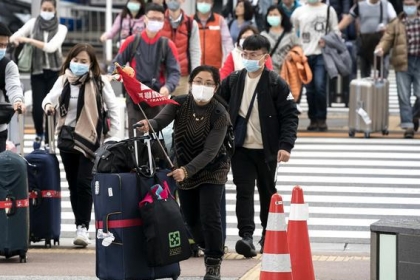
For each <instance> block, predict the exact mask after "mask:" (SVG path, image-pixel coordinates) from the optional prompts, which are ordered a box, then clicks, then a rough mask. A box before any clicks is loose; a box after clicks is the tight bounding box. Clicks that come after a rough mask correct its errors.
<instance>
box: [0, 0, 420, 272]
mask: <svg viewBox="0 0 420 280" xmlns="http://www.w3.org/2000/svg"><path fill="white" fill-rule="evenodd" d="M150 2H152V3H145V1H144V0H128V1H127V4H126V5H125V6H124V7H123V9H122V11H121V13H120V14H119V15H118V16H117V17H116V18H115V21H114V24H113V26H112V28H111V30H105V32H104V33H103V34H102V35H101V36H100V38H98V41H99V40H100V41H102V42H104V41H106V40H110V39H113V38H117V41H118V47H119V51H118V54H117V55H116V57H115V59H114V62H118V63H119V64H120V65H127V64H129V65H130V66H131V67H132V68H133V69H134V72H135V77H136V79H137V80H139V81H141V82H142V83H143V84H145V85H147V86H148V87H150V88H152V89H153V90H155V91H156V92H159V93H160V94H161V95H162V96H172V97H173V98H175V100H182V102H180V104H181V105H180V106H176V105H172V104H168V105H166V106H160V107H149V106H148V105H147V104H141V106H142V109H143V111H144V112H145V116H144V115H143V113H142V111H140V110H139V109H138V107H137V106H136V105H135V104H134V103H133V101H132V100H131V99H130V98H128V97H127V98H126V105H127V118H128V122H129V125H130V127H131V125H133V124H135V123H138V122H141V123H142V124H143V126H141V128H139V129H140V130H142V131H143V132H146V131H148V130H149V125H152V126H153V128H154V129H155V130H161V129H163V128H164V127H166V126H167V125H169V124H170V123H172V122H173V129H174V135H173V151H174V153H173V154H174V157H175V158H174V164H175V169H174V170H173V171H172V172H171V173H170V174H169V176H173V177H174V179H175V180H176V181H177V182H178V187H179V197H180V202H181V207H182V209H183V211H184V216H185V220H186V222H187V224H188V226H189V227H190V228H191V229H192V230H191V231H192V234H193V237H194V239H195V240H197V241H198V243H199V245H200V246H201V247H203V249H204V254H205V258H204V261H205V265H206V276H205V278H204V279H216V280H217V279H220V267H221V262H222V256H223V246H224V238H223V235H224V234H225V233H224V229H223V226H225V225H223V223H222V220H223V217H222V216H223V215H226V213H225V212H224V211H223V209H224V205H222V203H224V201H225V199H224V195H225V190H224V188H225V183H226V182H227V174H228V172H229V170H230V168H231V169H232V174H233V182H234V184H235V185H236V216H237V219H238V223H237V227H238V234H239V236H240V239H239V240H238V241H237V243H236V246H235V248H236V251H237V252H238V253H239V254H241V255H243V256H245V257H254V256H256V255H257V250H256V248H255V246H254V242H253V235H254V231H255V223H254V188H255V183H256V186H257V189H258V192H259V196H260V220H261V225H262V227H263V235H262V238H261V240H260V241H259V243H260V245H261V249H260V252H263V248H264V247H263V246H264V233H265V227H266V225H267V216H268V210H269V203H270V197H271V195H272V194H274V193H276V192H277V190H276V186H275V182H274V180H273V179H274V176H275V172H276V166H277V164H278V163H279V162H287V161H288V160H289V158H290V155H291V150H292V149H293V146H294V143H295V140H296V133H297V127H298V115H299V114H300V111H299V107H298V103H299V101H300V96H301V94H302V91H303V89H304V88H305V89H306V97H307V101H308V107H309V108H308V117H309V120H310V124H309V126H308V127H307V130H309V131H320V132H323V131H326V130H328V126H327V83H328V79H330V75H331V73H330V72H329V71H328V73H327V71H326V68H328V69H330V68H331V67H332V68H334V67H335V69H338V70H340V69H339V67H338V65H330V64H331V63H333V64H336V63H335V62H334V61H332V62H331V61H329V60H328V61H327V60H326V59H325V53H324V52H325V48H326V42H329V40H331V39H333V40H334V39H335V38H339V39H338V42H337V44H340V43H341V41H342V40H347V41H355V42H356V41H357V44H355V47H357V48H358V52H357V53H358V58H359V60H360V71H361V75H362V77H368V76H370V75H371V70H372V64H373V56H374V55H378V56H380V57H382V58H383V60H384V64H385V69H386V71H385V77H387V75H388V72H389V71H388V70H389V61H390V62H391V64H392V65H393V66H394V69H395V71H396V75H397V89H398V97H399V105H400V114H401V127H402V128H403V129H405V133H404V137H405V138H413V137H414V133H415V131H417V129H418V126H419V118H420V109H419V108H417V107H418V105H417V107H416V106H414V107H412V105H411V103H410V97H411V95H412V94H414V95H415V96H416V97H417V100H420V74H419V73H420V72H419V71H418V69H420V13H419V2H420V0H403V3H402V4H403V5H402V6H400V5H398V3H393V2H392V1H391V2H388V1H386V0H361V1H354V2H353V0H329V1H327V2H328V3H324V2H323V1H321V0H306V1H304V0H302V1H299V0H279V1H276V0H274V1H272V0H265V1H248V0H237V1H235V0H230V1H228V2H227V4H226V6H225V7H224V9H223V11H222V13H221V14H218V13H216V12H215V11H214V10H213V6H214V0H197V1H196V13H195V14H193V15H187V14H186V12H185V11H184V10H183V9H182V8H181V7H182V5H183V4H184V2H185V0H164V1H163V0H161V1H155V0H153V1H150ZM355 22H356V23H357V24H355ZM66 34H67V28H66V26H64V25H62V24H59V21H58V18H57V9H56V0H42V1H41V9H40V14H39V16H38V17H36V18H33V19H31V20H29V21H28V22H27V23H26V24H25V25H24V26H23V27H22V28H20V29H19V30H18V31H17V32H16V33H15V34H11V33H10V31H9V30H8V29H7V27H6V26H4V25H2V24H0V87H1V89H2V90H3V92H4V93H7V94H6V95H5V96H7V97H8V98H9V100H10V102H12V103H13V104H14V106H15V108H16V109H17V108H20V109H22V110H24V109H25V106H24V103H23V93H22V89H21V88H20V82H19V73H18V68H17V66H16V64H15V63H14V62H13V61H12V60H10V59H9V58H7V57H5V56H4V55H2V54H3V53H4V52H5V49H6V48H7V46H8V44H9V43H13V44H14V45H15V46H18V45H19V44H27V45H30V46H32V57H31V61H32V67H31V70H30V77H31V86H32V97H33V98H32V100H33V110H32V115H33V119H34V124H35V130H36V139H35V141H34V148H35V149H37V148H39V147H40V146H41V142H42V141H45V142H48V139H47V135H48V133H46V131H45V129H44V127H45V128H46V127H48V126H47V125H45V126H44V123H43V122H44V121H43V120H44V113H53V114H55V115H57V116H56V118H57V134H58V139H59V141H58V143H59V149H60V153H61V157H62V159H63V164H64V168H65V171H66V177H67V180H68V182H69V189H70V200H71V205H72V209H73V212H74V215H75V225H76V237H75V239H74V244H75V245H79V246H87V245H88V244H89V243H90V240H89V235H88V228H89V224H90V212H91V207H92V197H91V195H92V194H91V190H90V180H91V179H92V174H91V170H92V167H93V163H92V160H93V158H94V151H95V149H97V148H98V147H99V146H100V145H101V143H102V141H103V140H104V139H106V138H110V137H113V136H115V135H116V132H117V131H116V130H117V129H118V122H119V121H120V118H119V116H118V112H117V109H116V102H115V93H114V92H113V89H112V87H111V86H110V81H111V80H112V79H113V77H114V76H112V72H110V73H108V75H102V74H101V71H100V69H99V63H98V59H97V57H96V55H95V50H94V48H93V47H92V46H90V45H88V44H78V45H76V46H74V47H73V48H72V49H71V50H70V52H69V54H68V55H67V58H66V60H65V61H64V62H63V59H62V57H63V55H62V52H61V46H62V44H63V42H64V41H65V38H66ZM349 59H351V61H353V62H354V60H355V59H357V58H356V57H354V56H351V57H350V58H349ZM350 64H353V63H350ZM348 67H349V68H351V65H348ZM1 69H5V70H3V71H2V70H1ZM345 70H346V71H343V70H342V69H341V71H338V72H339V74H342V75H344V73H346V74H350V73H352V72H353V70H354V69H353V70H349V69H345ZM110 71H112V69H110ZM2 73H4V74H2ZM289 86H290V87H289ZM292 93H293V94H292ZM0 98H3V95H1V96H0ZM419 103H420V101H417V102H416V104H419ZM104 108H106V109H107V111H108V116H109V117H110V120H111V126H110V129H107V130H106V133H104V130H103V128H104V127H103V111H104ZM215 112H216V113H218V117H217V119H214V118H213V117H212V115H214V114H215ZM146 118H147V119H150V123H149V122H147V121H145V120H144V119H146ZM230 123H232V124H233V128H234V132H235V137H236V138H235V146H236V150H235V153H234V154H233V156H232V157H231V158H229V157H226V147H225V146H224V144H223V140H224V135H225V134H226V131H227V128H228V126H229V124H230ZM0 130H1V131H0V151H2V150H4V149H5V147H4V143H5V140H6V137H7V127H6V126H5V125H0ZM68 134H71V135H73V138H74V143H73V145H72V146H69V145H67V143H66V141H64V140H66V139H67V138H66V135H68ZM130 136H132V132H131V133H130ZM203 139H205V141H203ZM60 140H61V141H60Z"/></svg>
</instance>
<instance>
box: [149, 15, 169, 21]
mask: <svg viewBox="0 0 420 280" xmlns="http://www.w3.org/2000/svg"><path fill="white" fill-rule="evenodd" d="M146 17H147V18H148V19H149V20H151V21H159V22H163V21H164V20H165V18H155V17H148V16H146Z"/></svg>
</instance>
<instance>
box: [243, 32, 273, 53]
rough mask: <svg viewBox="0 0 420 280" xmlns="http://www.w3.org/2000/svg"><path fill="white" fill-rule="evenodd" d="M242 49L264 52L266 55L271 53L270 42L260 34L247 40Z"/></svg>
mask: <svg viewBox="0 0 420 280" xmlns="http://www.w3.org/2000/svg"><path fill="white" fill-rule="evenodd" d="M242 49H243V50H248V51H258V50H263V51H264V52H265V53H269V52H270V42H269V41H268V39H267V38H265V37H264V36H262V35H260V34H255V35H252V36H249V37H248V38H246V39H245V41H244V43H243V45H242Z"/></svg>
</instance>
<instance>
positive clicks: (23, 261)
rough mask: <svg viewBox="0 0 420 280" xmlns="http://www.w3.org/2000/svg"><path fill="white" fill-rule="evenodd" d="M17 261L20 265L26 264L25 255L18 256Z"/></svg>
mask: <svg viewBox="0 0 420 280" xmlns="http://www.w3.org/2000/svg"><path fill="white" fill-rule="evenodd" d="M19 261H20V263H26V254H23V255H20V256H19Z"/></svg>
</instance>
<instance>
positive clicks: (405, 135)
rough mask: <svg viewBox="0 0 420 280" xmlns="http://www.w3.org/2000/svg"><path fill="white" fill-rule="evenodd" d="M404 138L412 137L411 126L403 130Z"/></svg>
mask: <svg viewBox="0 0 420 280" xmlns="http://www.w3.org/2000/svg"><path fill="white" fill-rule="evenodd" d="M404 138H406V139H411V138H414V129H413V128H407V129H406V130H405V132H404Z"/></svg>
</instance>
